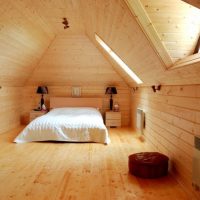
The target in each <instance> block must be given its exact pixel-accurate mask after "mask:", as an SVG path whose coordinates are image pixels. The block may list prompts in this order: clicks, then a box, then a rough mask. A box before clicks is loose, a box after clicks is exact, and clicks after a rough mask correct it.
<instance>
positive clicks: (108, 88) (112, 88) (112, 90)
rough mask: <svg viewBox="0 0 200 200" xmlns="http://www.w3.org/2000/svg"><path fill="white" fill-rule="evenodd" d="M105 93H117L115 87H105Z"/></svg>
mask: <svg viewBox="0 0 200 200" xmlns="http://www.w3.org/2000/svg"><path fill="white" fill-rule="evenodd" d="M105 94H117V89H116V87H107V88H106V92H105Z"/></svg>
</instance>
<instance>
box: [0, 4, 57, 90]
mask: <svg viewBox="0 0 200 200" xmlns="http://www.w3.org/2000/svg"><path fill="white" fill-rule="evenodd" d="M16 2H17V1H6V3H5V2H3V3H2V4H1V9H0V41H1V42H0V74H1V76H0V83H1V85H11V86H13V85H14V86H21V85H24V84H25V82H26V80H27V79H28V77H29V75H30V74H31V72H32V70H33V69H34V67H35V65H36V64H37V62H38V60H39V59H40V58H41V56H42V54H43V53H44V51H45V49H46V48H47V47H48V45H49V43H50V41H51V40H52V39H53V37H54V34H53V33H52V32H51V31H49V30H47V29H46V28H44V27H42V26H41V23H40V22H41V21H40V20H38V21H37V19H38V18H35V16H36V15H35V13H33V12H32V11H31V10H29V9H25V8H24V7H23V4H22V3H20V2H19V5H18V4H16Z"/></svg>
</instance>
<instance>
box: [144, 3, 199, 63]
mask: <svg viewBox="0 0 200 200" xmlns="http://www.w3.org/2000/svg"><path fill="white" fill-rule="evenodd" d="M141 2H142V4H143V7H144V8H145V10H146V12H147V14H148V15H149V17H150V19H151V21H152V24H153V25H154V27H155V29H156V31H157V33H158V36H159V37H160V39H161V41H162V43H163V44H164V45H165V43H168V45H167V46H165V47H166V48H167V50H168V53H169V55H170V56H171V58H172V60H173V61H174V62H175V61H177V60H180V59H182V58H185V57H187V56H189V55H192V54H193V51H194V48H195V46H196V42H197V40H198V37H199V35H200V10H199V9H197V8H195V7H193V6H191V5H189V4H186V3H185V2H183V1H181V0H162V1H156V0H141ZM170 42H176V43H180V42H181V43H182V46H181V47H180V46H178V45H177V48H175V47H174V45H173V44H172V46H173V50H171V46H170Z"/></svg>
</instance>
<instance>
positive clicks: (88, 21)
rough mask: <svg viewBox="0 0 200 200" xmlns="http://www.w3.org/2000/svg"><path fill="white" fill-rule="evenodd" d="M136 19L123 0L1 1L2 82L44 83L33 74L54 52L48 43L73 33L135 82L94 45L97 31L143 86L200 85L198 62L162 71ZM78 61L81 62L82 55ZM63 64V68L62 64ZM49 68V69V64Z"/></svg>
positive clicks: (161, 65) (120, 73)
mask: <svg viewBox="0 0 200 200" xmlns="http://www.w3.org/2000/svg"><path fill="white" fill-rule="evenodd" d="M63 17H67V19H68V21H69V25H70V28H69V29H65V30H64V29H63V26H64V25H63V24H62V18H63ZM136 19H137V16H134V15H133V14H132V13H131V11H130V10H129V8H128V6H127V4H126V3H125V1H124V0H87V3H86V1H85V0H45V1H42V0H35V1H31V0H15V1H11V0H8V1H2V2H1V7H0V27H1V29H0V40H1V43H0V47H1V49H0V52H1V54H0V56H1V59H0V73H1V76H0V81H1V84H4V85H6V84H7V85H10V84H12V85H24V84H27V83H28V84H33V83H34V84H35V83H36V82H37V83H39V82H43V83H44V80H39V78H38V77H36V72H37V70H41V67H42V64H41V63H42V62H44V60H46V57H48V52H51V54H53V52H54V51H53V50H52V49H51V48H52V44H53V43H54V42H55V43H56V40H57V39H58V40H57V41H59V40H60V38H62V37H64V38H65V39H66V41H67V42H69V39H67V37H68V36H69V38H70V39H72V38H73V37H72V36H76V35H79V36H81V35H82V36H83V37H85V39H84V40H87V39H86V36H87V37H88V38H89V40H90V41H91V42H92V43H93V44H94V45H95V46H96V47H97V48H98V50H99V51H100V52H101V53H102V55H103V56H104V57H105V58H106V59H107V60H108V61H109V62H110V63H111V64H112V66H113V68H114V69H115V70H116V72H117V73H118V74H119V75H120V76H121V77H123V79H124V80H125V81H126V82H127V83H128V84H129V85H130V86H134V85H135V82H134V81H132V80H131V79H130V78H129V77H128V76H127V75H126V73H125V72H124V71H123V70H121V69H120V68H119V66H118V65H117V64H116V63H115V62H113V61H112V59H110V58H109V56H108V55H107V54H106V53H105V52H104V50H103V49H102V48H101V47H99V45H98V44H97V43H96V41H95V37H94V35H95V33H97V34H98V35H99V36H100V37H101V38H102V39H103V40H104V41H105V42H106V43H107V44H108V45H109V46H110V47H111V48H112V49H113V50H114V52H115V53H117V54H118V56H119V57H120V58H122V60H123V61H124V62H125V63H126V64H128V66H129V67H130V68H131V69H133V71H134V72H135V73H136V74H137V75H138V76H139V77H140V79H142V81H143V82H144V84H145V85H152V84H156V83H161V84H193V83H200V80H199V75H200V69H199V64H198V63H197V64H193V65H192V66H189V67H184V68H183V69H175V70H166V68H165V65H164V63H163V62H162V60H161V59H160V57H159V55H158V53H157V51H155V49H154V48H153V46H152V44H151V42H149V40H148V38H147V37H146V35H145V33H144V32H143V31H142V29H141V27H140V25H139V24H138V23H137V20H136ZM85 35H86V36H85ZM56 37H57V39H55V38H56ZM72 40H73V39H72ZM89 40H88V41H89ZM81 42H82V41H81ZM63 43H65V42H64V40H63ZM69 43H70V42H69ZM88 44H89V42H88ZM72 46H73V45H72ZM83 46H84V45H81V47H83ZM48 48H49V50H48ZM62 48H63V47H61V49H62ZM62 50H63V49H62ZM62 50H61V51H62ZM64 51H65V50H64ZM68 51H69V50H68ZM46 53H47V54H46ZM75 54H76V53H74V55H75ZM57 56H58V59H59V56H60V55H56V54H55V57H57ZM66 56H67V55H66ZM63 60H64V61H65V59H63ZM77 60H78V57H77ZM60 61H61V60H58V61H57V62H58V63H60ZM45 62H46V61H45ZM52 62H53V61H52ZM54 62H55V61H54ZM82 62H85V60H84V59H83V60H82ZM102 62H105V61H102ZM60 64H61V63H60ZM86 64H88V63H87V62H86ZM104 64H105V63H104ZM61 65H62V66H64V64H63V63H62V64H61ZM83 65H84V64H82V66H83ZM97 65H98V64H96V65H95V64H94V66H97ZM106 65H108V64H105V66H106ZM46 66H47V65H46ZM65 66H66V65H65ZM48 70H49V72H51V69H50V68H48ZM98 70H99V68H98ZM94 71H95V70H94ZM95 73H96V72H95ZM94 75H95V74H94ZM51 77H52V78H53V76H51ZM34 79H35V80H34ZM41 79H43V78H42V77H41ZM44 79H45V78H44ZM45 80H47V78H46V79H45ZM63 80H64V79H63ZM34 81H35V82H34ZM54 81H55V79H54V80H53V79H52V83H53V82H54ZM50 82H51V80H50V79H48V82H47V83H50ZM58 82H59V81H57V83H58ZM60 82H61V81H60ZM59 84H60V83H59Z"/></svg>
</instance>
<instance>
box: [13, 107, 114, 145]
mask: <svg viewBox="0 0 200 200" xmlns="http://www.w3.org/2000/svg"><path fill="white" fill-rule="evenodd" d="M51 140H52V141H72V142H99V143H105V144H108V143H109V142H110V139H109V137H108V131H107V128H106V126H105V125H104V123H103V119H102V116H101V113H100V112H99V111H98V110H97V109H95V108H56V109H53V110H51V111H50V112H49V113H47V114H46V115H43V116H41V117H38V118H36V119H34V120H33V121H32V122H31V123H30V124H28V125H27V126H26V127H25V129H24V130H23V131H22V132H21V133H20V134H19V135H18V136H17V137H16V138H15V140H14V142H16V143H25V142H32V141H51Z"/></svg>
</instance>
